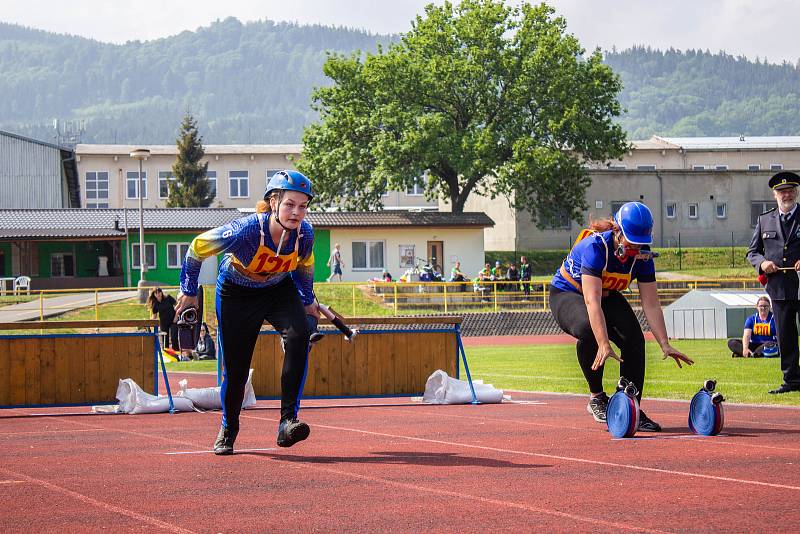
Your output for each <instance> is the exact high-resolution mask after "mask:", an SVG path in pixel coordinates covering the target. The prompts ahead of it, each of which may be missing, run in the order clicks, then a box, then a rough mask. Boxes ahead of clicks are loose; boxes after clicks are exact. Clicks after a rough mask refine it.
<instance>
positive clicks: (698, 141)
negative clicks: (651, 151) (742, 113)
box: [651, 135, 800, 150]
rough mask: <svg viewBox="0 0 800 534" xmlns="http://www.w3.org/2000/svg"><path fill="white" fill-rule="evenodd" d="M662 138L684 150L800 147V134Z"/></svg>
mask: <svg viewBox="0 0 800 534" xmlns="http://www.w3.org/2000/svg"><path fill="white" fill-rule="evenodd" d="M654 140H660V141H664V142H665V143H668V144H670V145H674V146H676V147H679V148H682V149H684V150H789V149H798V148H800V136H790V135H785V136H771V137H748V136H740V137H659V136H653V138H652V139H651V141H654Z"/></svg>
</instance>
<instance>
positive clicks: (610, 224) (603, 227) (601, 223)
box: [589, 215, 619, 232]
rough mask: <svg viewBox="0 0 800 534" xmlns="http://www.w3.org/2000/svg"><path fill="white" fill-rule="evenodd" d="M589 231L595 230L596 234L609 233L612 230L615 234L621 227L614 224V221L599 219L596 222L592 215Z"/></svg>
mask: <svg viewBox="0 0 800 534" xmlns="http://www.w3.org/2000/svg"><path fill="white" fill-rule="evenodd" d="M589 229H590V230H594V231H595V232H607V231H609V230H612V231H614V232H617V231H619V226H617V224H616V223H615V222H614V220H613V219H598V220H594V219H593V218H592V217H591V215H590V216H589Z"/></svg>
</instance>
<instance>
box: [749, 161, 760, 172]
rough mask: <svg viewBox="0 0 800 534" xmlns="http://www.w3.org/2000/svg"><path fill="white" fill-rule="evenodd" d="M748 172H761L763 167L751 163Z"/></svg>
mask: <svg viewBox="0 0 800 534" xmlns="http://www.w3.org/2000/svg"><path fill="white" fill-rule="evenodd" d="M747 170H748V171H760V170H761V165H759V164H758V163H750V164H749V165H748V166H747Z"/></svg>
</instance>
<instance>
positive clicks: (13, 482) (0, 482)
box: [0, 480, 25, 484]
mask: <svg viewBox="0 0 800 534" xmlns="http://www.w3.org/2000/svg"><path fill="white" fill-rule="evenodd" d="M24 483H25V481H24V480H0V484H24Z"/></svg>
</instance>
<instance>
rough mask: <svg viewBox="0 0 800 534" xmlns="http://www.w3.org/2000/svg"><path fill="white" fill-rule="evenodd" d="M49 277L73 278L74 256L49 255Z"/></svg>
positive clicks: (69, 254) (68, 254)
mask: <svg viewBox="0 0 800 534" xmlns="http://www.w3.org/2000/svg"><path fill="white" fill-rule="evenodd" d="M50 276H52V277H53V278H65V277H67V276H75V256H73V255H72V254H71V253H63V252H58V253H55V254H50Z"/></svg>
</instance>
